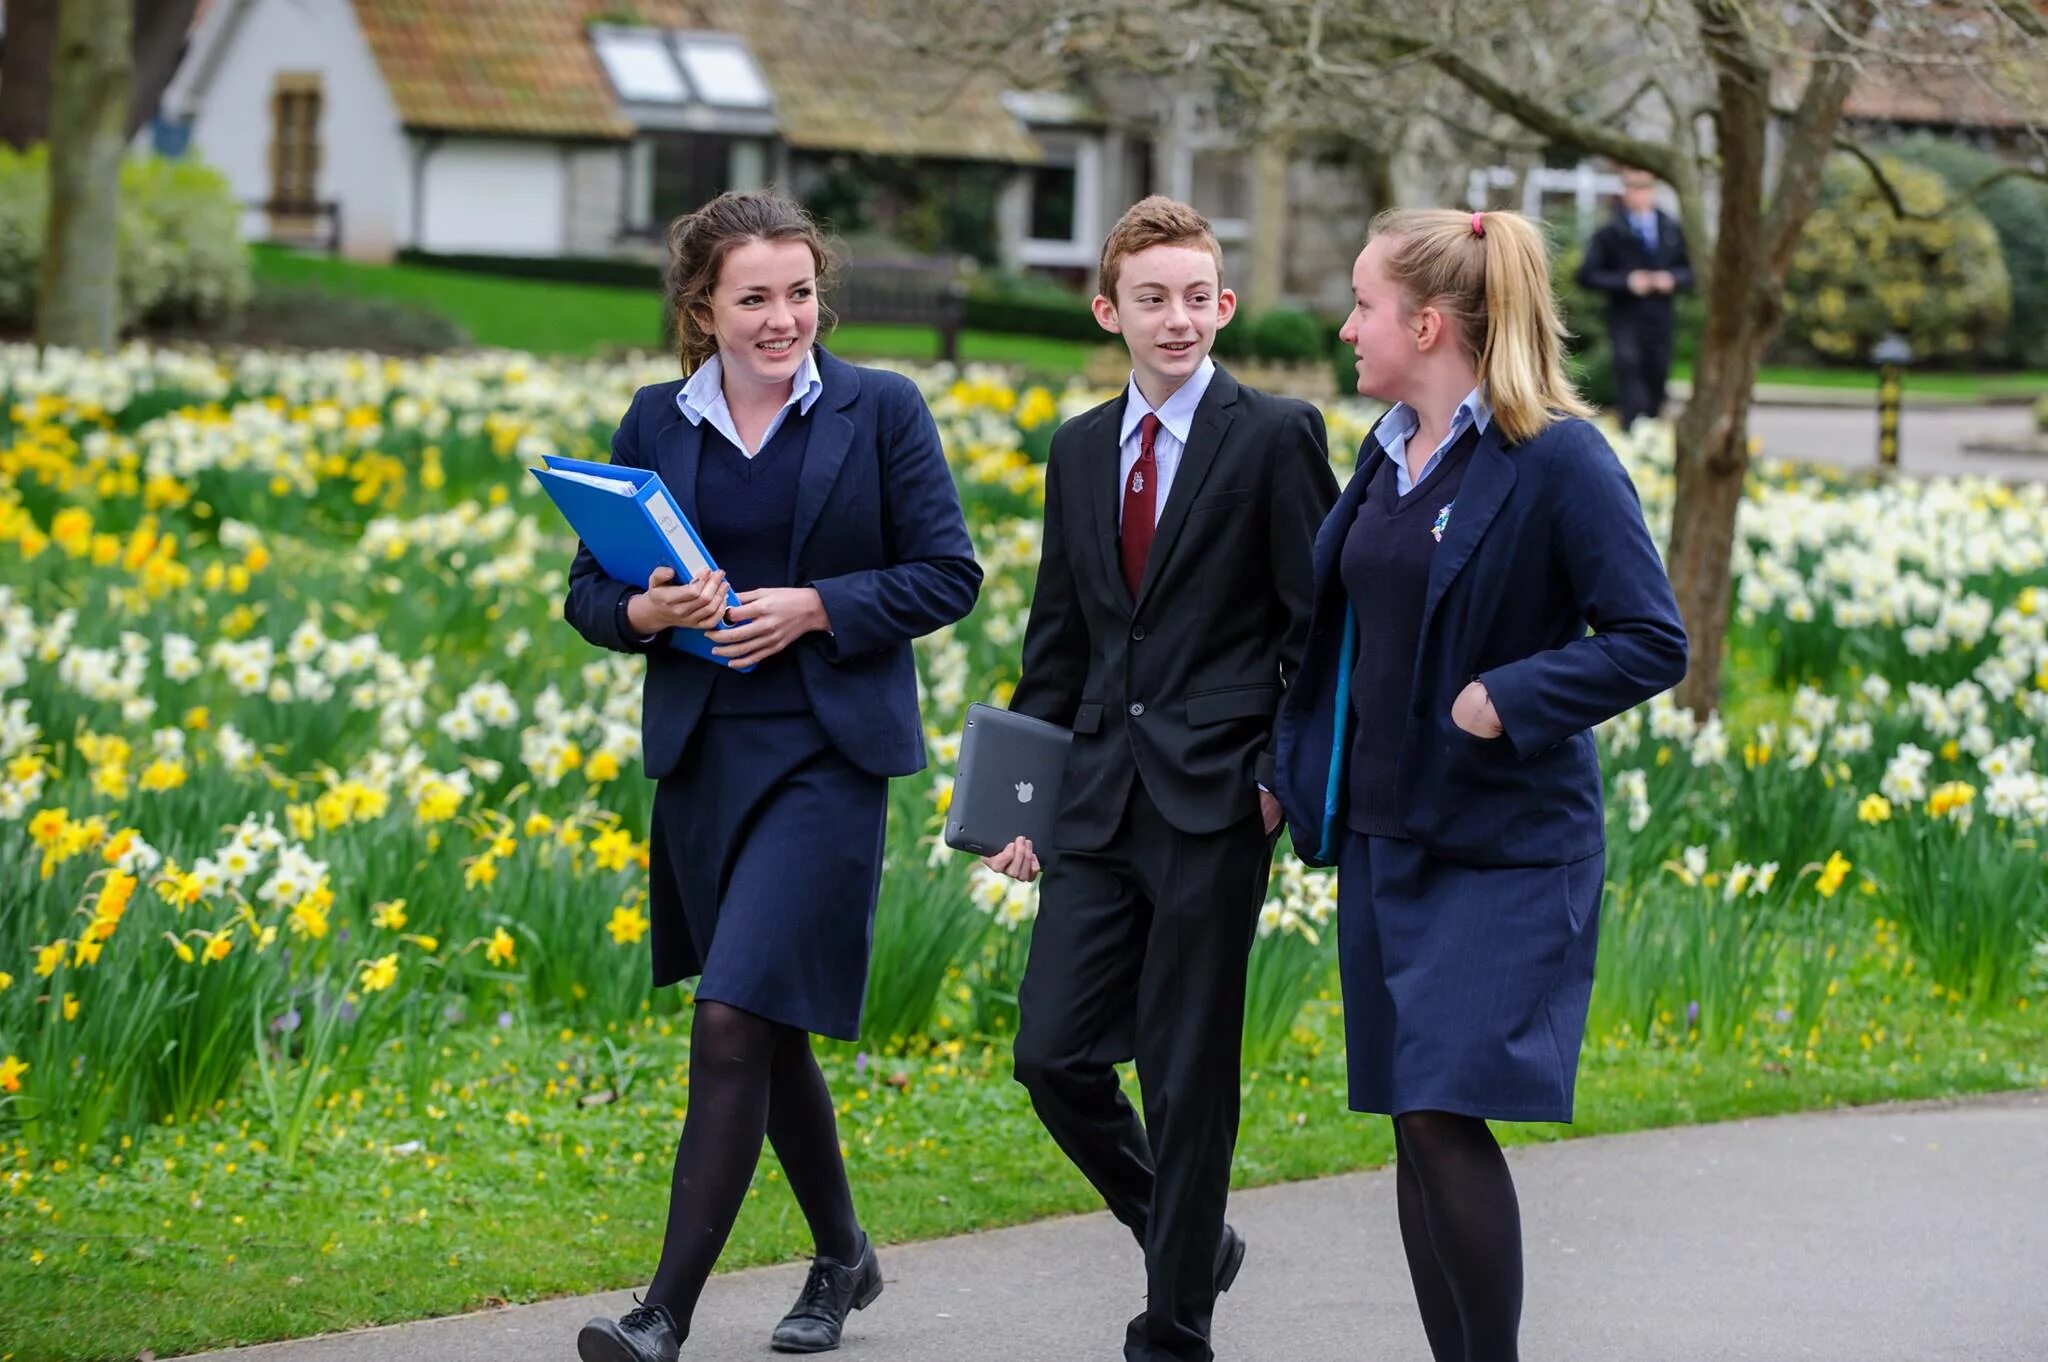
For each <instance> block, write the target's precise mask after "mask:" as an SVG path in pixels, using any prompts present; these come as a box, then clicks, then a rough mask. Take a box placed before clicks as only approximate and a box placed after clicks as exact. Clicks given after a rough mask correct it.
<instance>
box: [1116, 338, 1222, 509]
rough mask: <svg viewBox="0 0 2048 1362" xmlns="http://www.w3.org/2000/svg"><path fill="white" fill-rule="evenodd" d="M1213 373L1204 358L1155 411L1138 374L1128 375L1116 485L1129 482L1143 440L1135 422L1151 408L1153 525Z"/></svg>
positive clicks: (1119, 503) (1120, 506)
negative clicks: (1154, 422) (1155, 427)
mask: <svg viewBox="0 0 2048 1362" xmlns="http://www.w3.org/2000/svg"><path fill="white" fill-rule="evenodd" d="M1215 376H1216V361H1215V360H1213V359H1208V358H1204V359H1203V360H1202V367H1201V368H1199V369H1197V370H1195V371H1194V372H1193V373H1192V374H1189V375H1188V381H1187V382H1185V383H1183V384H1181V385H1180V387H1178V388H1176V389H1174V392H1173V396H1171V397H1169V398H1167V399H1166V402H1165V404H1164V405H1162V406H1161V407H1160V408H1159V409H1158V410H1157V411H1153V409H1152V404H1151V403H1150V402H1147V401H1146V400H1145V394H1143V393H1141V392H1139V391H1138V376H1137V375H1136V374H1132V375H1131V382H1130V386H1129V387H1127V388H1126V389H1125V390H1124V425H1123V433H1122V435H1121V436H1120V437H1119V440H1120V456H1119V458H1118V468H1119V472H1120V477H1121V480H1120V481H1119V482H1118V484H1117V485H1118V486H1119V487H1129V486H1130V485H1131V469H1132V468H1134V467H1135V466H1136V465H1137V462H1138V453H1139V448H1140V446H1141V445H1142V443H1143V440H1142V438H1141V436H1140V434H1139V431H1138V426H1139V424H1140V423H1141V422H1142V421H1144V419H1145V413H1147V412H1152V414H1153V415H1154V416H1157V417H1158V418H1159V433H1158V434H1157V435H1155V436H1153V437H1152V459H1153V462H1155V463H1156V464H1158V473H1157V476H1158V479H1159V481H1158V488H1157V490H1156V491H1155V492H1154V493H1153V497H1152V523H1153V524H1154V525H1157V524H1158V523H1159V517H1160V514H1161V513H1162V512H1164V511H1165V510H1166V495H1167V493H1169V492H1171V491H1172V490H1173V475H1174V474H1175V473H1176V472H1178V471H1179V469H1180V456H1181V451H1183V450H1185V449H1186V448H1187V447H1188V433H1189V432H1190V431H1191V430H1193V429H1194V425H1195V408H1197V407H1199V406H1201V405H1202V394H1203V393H1206V392H1208V391H1209V380H1210V379H1212V378H1214V377H1215ZM1116 505H1117V511H1116V520H1117V528H1119V529H1121V528H1123V520H1124V511H1123V505H1124V503H1123V497H1122V495H1121V494H1119V495H1118V497H1117V503H1116Z"/></svg>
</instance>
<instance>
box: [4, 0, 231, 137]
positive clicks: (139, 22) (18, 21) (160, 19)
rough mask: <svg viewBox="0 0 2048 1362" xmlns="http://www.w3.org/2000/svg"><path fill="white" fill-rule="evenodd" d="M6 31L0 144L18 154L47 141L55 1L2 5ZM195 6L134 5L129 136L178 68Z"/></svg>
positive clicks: (173, 0) (164, 1)
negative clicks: (17, 151)
mask: <svg viewBox="0 0 2048 1362" xmlns="http://www.w3.org/2000/svg"><path fill="white" fill-rule="evenodd" d="M4 8H5V9H6V11H7V31H6V34H5V36H4V37H0V142H4V143H6V144H7V145H8V146H11V147H14V148H16V149H20V148H22V147H26V146H29V145H30V144H32V143H35V142H40V141H43V140H44V139H45V138H47V137H48V136H49V135H50V94H51V86H50V78H51V75H52V65H53V61H52V59H53V57H54V55H55V45H56V37H57V10H58V8H59V5H58V0H5V5H4ZM198 8H199V0H135V6H134V11H133V12H134V36H133V41H132V43H131V48H130V50H131V51H132V53H133V55H134V58H135V77H134V85H133V89H132V93H131V97H130V99H129V101H128V122H127V132H128V135H129V136H130V137H133V136H134V135H135V133H136V131H137V130H138V129H139V128H141V127H142V125H143V124H144V123H147V122H148V121H149V120H150V118H151V117H152V116H153V115H154V114H155V113H156V108H157V104H158V102H159V101H161V100H162V99H163V94H164V90H165V89H166V88H168V87H169V85H170V83H171V77H172V76H173V75H174V74H175V73H176V72H177V69H178V62H179V60H180V59H181V58H182V57H183V56H184V54H185V40H186V38H187V36H188V35H189V33H190V31H191V28H192V16H193V15H194V13H195V12H196V11H197V10H198Z"/></svg>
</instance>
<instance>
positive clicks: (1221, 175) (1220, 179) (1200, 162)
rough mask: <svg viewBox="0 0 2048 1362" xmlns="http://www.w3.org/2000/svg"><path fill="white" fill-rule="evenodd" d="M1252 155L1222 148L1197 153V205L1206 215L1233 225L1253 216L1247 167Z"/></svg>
mask: <svg viewBox="0 0 2048 1362" xmlns="http://www.w3.org/2000/svg"><path fill="white" fill-rule="evenodd" d="M1249 154H1250V153H1249V152H1244V151H1238V150H1235V149H1225V148H1221V147H1217V148H1211V149H1204V150H1201V151H1197V152H1196V153H1195V154H1194V164H1193V167H1192V170H1193V175H1192V179H1193V181H1194V185H1193V190H1192V192H1193V195H1194V206H1195V208H1196V209H1197V210H1198V211H1199V212H1200V213H1202V215H1203V216H1205V217H1207V218H1209V219H1211V220H1212V221H1214V220H1217V219H1222V220H1224V221H1231V222H1237V221H1242V220H1244V219H1246V218H1248V217H1250V216H1251V186H1250V182H1249V181H1250V177H1249V176H1248V175H1247V174H1246V166H1245V160H1246V157H1247V156H1249Z"/></svg>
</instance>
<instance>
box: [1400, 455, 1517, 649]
mask: <svg viewBox="0 0 2048 1362" xmlns="http://www.w3.org/2000/svg"><path fill="white" fill-rule="evenodd" d="M1514 486H1515V462H1514V460H1513V459H1510V458H1509V457H1508V455H1507V451H1506V450H1505V449H1504V448H1503V447H1502V440H1501V433H1500V423H1499V422H1497V421H1496V422H1492V423H1490V424H1488V426H1487V427H1486V433H1485V434H1484V435H1482V436H1480V437H1479V447H1478V448H1477V449H1474V450H1473V451H1472V465H1471V467H1469V468H1467V469H1466V470H1465V480H1464V482H1462V483H1460V484H1459V486H1458V495H1457V496H1456V498H1454V499H1453V501H1452V503H1451V519H1450V523H1449V524H1447V525H1446V526H1445V527H1444V538H1443V542H1442V543H1441V544H1439V545H1437V549H1436V552H1435V553H1434V554H1432V555H1431V556H1430V563H1429V592H1428V594H1427V595H1426V596H1425V597H1424V598H1423V603H1422V628H1423V631H1424V633H1425V634H1426V633H1427V632H1428V630H1429V621H1430V618H1431V617H1432V616H1433V615H1435V614H1436V605H1437V602H1438V601H1440V600H1442V599H1443V595H1444V592H1446V591H1448V590H1449V589H1450V586H1451V583H1452V582H1453V581H1455V580H1457V576H1458V573H1459V572H1461V571H1462V570H1463V569H1464V567H1465V564H1466V563H1467V562H1468V561H1469V560H1470V559H1471V557H1472V552H1473V550H1474V549H1477V548H1478V547H1479V540H1480V538H1481V536H1483V535H1484V534H1485V533H1486V529H1487V527H1488V526H1489V525H1491V524H1493V520H1494V517H1495V516H1497V515H1499V514H1500V508H1501V506H1502V505H1503V504H1504V503H1505V502H1506V501H1507V499H1508V493H1509V492H1510V491H1512V490H1514Z"/></svg>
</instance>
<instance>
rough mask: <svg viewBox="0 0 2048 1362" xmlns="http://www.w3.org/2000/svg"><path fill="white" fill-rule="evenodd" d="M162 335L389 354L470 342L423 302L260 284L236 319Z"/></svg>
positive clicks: (165, 331)
mask: <svg viewBox="0 0 2048 1362" xmlns="http://www.w3.org/2000/svg"><path fill="white" fill-rule="evenodd" d="M159 334H160V335H162V336H164V337H165V338H167V339H190V340H196V341H202V342H204V343H206V344H209V345H249V346H260V347H262V348H264V349H291V350H373V351H376V352H377V353H379V354H385V355H427V354H433V353H435V352H436V351H441V350H458V349H461V348H463V347H464V346H467V345H468V344H469V340H470V338H469V334H468V333H467V332H465V331H464V330H463V329H462V327H461V326H459V325H457V324H456V323H455V322H454V321H452V320H451V319H449V318H448V317H446V316H444V315H443V314H441V313H439V312H437V311H435V310H434V309H432V308H430V307H426V306H423V305H422V304H419V303H405V302H399V301H397V300H395V299H390V298H376V297H362V296H357V297H352V296H350V295H348V294H343V293H328V292H324V291H322V290H320V289H316V288H303V287H291V286H280V285H275V284H267V283H266V284H262V285H259V286H258V287H257V289H256V295H255V297H253V298H252V299H250V300H249V302H248V303H247V304H246V305H245V306H243V307H242V308H241V309H240V310H239V311H237V312H236V313H235V314H234V315H233V316H232V317H229V318H226V319H225V320H222V321H218V322H213V323H209V324H205V325H197V324H193V323H189V322H184V323H177V324H174V325H171V326H168V327H165V328H163V329H162V331H161V332H160V333H159Z"/></svg>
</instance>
